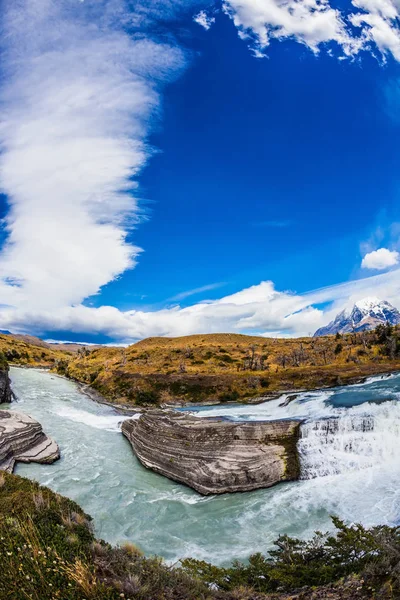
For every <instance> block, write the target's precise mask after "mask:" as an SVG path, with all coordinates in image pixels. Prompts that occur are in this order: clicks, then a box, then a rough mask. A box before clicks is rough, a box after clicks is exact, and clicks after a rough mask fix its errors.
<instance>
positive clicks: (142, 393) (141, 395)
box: [134, 390, 160, 406]
mask: <svg viewBox="0 0 400 600" xmlns="http://www.w3.org/2000/svg"><path fill="white" fill-rule="evenodd" d="M134 399H135V404H138V405H139V406H142V405H144V404H159V403H160V394H159V393H158V392H156V391H154V390H138V391H137V392H135V394H134Z"/></svg>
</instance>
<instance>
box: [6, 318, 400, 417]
mask: <svg viewBox="0 0 400 600" xmlns="http://www.w3.org/2000/svg"><path fill="white" fill-rule="evenodd" d="M66 347H67V349H65V346H58V345H57V344H48V343H47V342H43V340H39V339H38V338H33V337H30V336H12V335H8V334H3V335H0V356H3V359H6V360H7V361H8V362H9V363H10V364H14V365H21V366H28V367H44V368H49V369H52V370H54V371H55V372H57V373H58V374H60V375H64V376H66V377H69V378H71V379H73V380H75V381H77V382H79V383H82V384H85V385H87V386H89V389H90V388H91V389H93V390H95V391H97V392H99V393H100V394H102V395H103V396H104V397H105V398H107V399H108V400H110V401H112V402H114V403H118V404H122V405H126V406H132V405H142V406H143V405H145V406H146V405H155V404H166V403H167V404H168V403H187V402H193V403H201V402H236V401H241V402H243V401H245V402H251V401H253V400H254V399H257V398H260V397H271V396H274V395H276V394H278V393H280V392H285V391H289V390H302V389H316V388H321V387H332V386H335V385H342V384H346V383H351V382H354V381H357V380H360V379H361V378H363V377H367V376H369V375H374V374H377V373H385V372H390V371H395V370H400V330H399V328H393V327H391V326H390V325H387V326H380V327H378V328H377V329H376V330H375V331H364V332H359V333H352V334H346V335H344V336H341V335H340V334H338V335H337V336H336V337H335V336H326V337H318V338H315V337H313V338H296V339H282V338H264V337H257V336H246V335H240V334H231V333H221V334H203V335H191V336H185V337H178V338H156V337H154V338H149V339H145V340H142V341H140V342H137V343H136V344H133V345H131V346H128V347H127V348H117V347H92V346H90V347H84V346H78V347H77V348H74V349H72V348H70V347H69V345H66Z"/></svg>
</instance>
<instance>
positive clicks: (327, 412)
mask: <svg viewBox="0 0 400 600" xmlns="http://www.w3.org/2000/svg"><path fill="white" fill-rule="evenodd" d="M11 377H12V382H13V388H14V391H15V392H16V394H17V396H18V398H19V402H18V403H17V404H15V405H12V406H11V408H12V409H16V410H21V411H24V412H27V413H28V414H31V415H32V416H33V417H34V418H36V419H37V420H39V421H40V422H41V423H42V425H43V427H44V429H45V431H46V432H47V433H48V434H49V435H51V436H53V437H54V438H55V439H56V440H57V441H58V443H59V445H60V447H61V453H62V459H61V460H60V461H59V462H57V463H55V464H54V465H33V464H32V465H20V466H18V468H17V473H19V474H21V475H24V476H27V477H31V478H33V479H36V480H38V481H39V482H40V483H42V484H45V485H48V486H49V487H51V488H52V489H54V490H55V491H57V492H59V493H61V494H65V495H67V496H69V497H71V498H73V499H74V500H76V501H77V502H79V503H80V504H81V506H82V507H83V508H84V509H85V510H86V511H87V512H89V513H90V514H91V515H92V516H93V517H94V523H95V528H96V533H97V534H98V535H99V536H100V537H103V538H105V539H106V540H108V541H110V542H113V543H120V542H123V541H125V540H131V541H134V542H135V543H137V544H139V546H141V547H142V548H143V550H145V552H147V553H153V554H159V555H161V556H164V557H165V558H166V559H168V560H172V561H174V560H177V559H179V558H181V557H184V556H194V557H197V558H200V559H206V560H208V561H212V562H215V563H228V562H230V561H231V560H232V559H234V558H239V559H246V558H247V557H248V556H249V555H250V554H251V553H253V552H256V551H263V552H265V551H267V550H268V549H269V548H270V547H271V545H272V542H273V540H274V539H276V538H277V537H278V535H279V534H282V533H288V534H289V535H296V536H301V537H307V536H310V535H311V534H312V532H313V531H314V530H316V529H318V530H326V529H328V528H331V520H330V515H338V516H340V517H341V518H343V519H345V520H347V521H350V522H362V523H364V524H366V525H373V524H378V523H386V524H390V525H394V524H398V523H400V461H399V460H398V457H397V453H398V448H399V447H400V376H399V375H395V376H391V377H377V378H373V379H371V380H369V381H368V382H366V383H364V384H359V385H356V386H347V387H344V388H338V389H335V390H327V391H322V392H308V393H302V394H299V395H298V396H297V397H296V398H293V396H282V397H281V398H279V399H277V400H273V401H270V402H267V403H264V404H260V405H256V406H247V405H246V406H239V405H230V406H229V405H225V406H217V407H205V408H201V409H199V410H198V411H197V412H196V413H195V414H197V415H198V416H199V417H203V416H225V417H227V418H229V419H233V420H243V419H244V420H265V419H278V418H298V419H300V420H302V421H303V423H302V425H301V437H300V440H299V444H298V448H299V453H300V460H301V477H302V479H301V481H298V482H295V483H288V484H282V485H279V486H276V487H274V488H270V489H266V490H257V491H255V492H249V493H241V494H232V495H223V496H215V497H206V498H204V497H201V496H199V495H198V494H197V493H196V492H194V491H192V490H191V489H189V488H186V487H184V486H182V485H179V484H177V483H174V482H172V481H169V480H168V479H166V478H164V477H161V476H159V475H157V474H155V473H153V472H151V471H148V470H146V469H144V468H143V467H142V466H141V465H140V464H139V462H138V461H137V459H136V458H135V456H134V455H133V453H132V451H131V448H130V446H129V444H128V442H127V441H126V440H125V439H124V438H123V436H122V435H121V433H120V423H121V421H122V420H123V418H124V417H121V416H120V415H118V414H116V413H115V411H113V409H112V408H110V407H108V406H102V405H99V404H96V403H94V402H93V401H91V400H90V399H89V398H87V397H86V396H85V395H83V394H82V393H81V392H80V391H79V390H78V389H77V388H76V386H75V385H74V384H73V383H71V382H69V381H66V380H64V379H61V378H58V377H55V376H54V375H51V374H50V373H45V372H41V371H38V370H22V369H15V368H14V369H12V370H11ZM289 400H290V401H289ZM288 401H289V402H288Z"/></svg>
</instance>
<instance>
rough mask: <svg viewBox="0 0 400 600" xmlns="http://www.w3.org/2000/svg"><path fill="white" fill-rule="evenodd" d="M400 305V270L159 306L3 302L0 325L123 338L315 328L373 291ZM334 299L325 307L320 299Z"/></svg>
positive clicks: (291, 332) (267, 285)
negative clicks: (16, 305) (44, 306)
mask: <svg viewBox="0 0 400 600" xmlns="http://www.w3.org/2000/svg"><path fill="white" fill-rule="evenodd" d="M372 294H373V295H375V296H378V297H380V298H382V299H385V300H388V301H389V302H392V303H393V304H394V305H395V306H397V307H400V270H396V271H391V272H389V273H384V274H381V275H375V276H373V277H368V278H365V279H360V280H355V281H350V282H348V283H343V284H341V285H335V286H331V287H327V288H323V289H319V290H313V291H310V292H308V293H306V294H295V293H291V292H281V291H278V290H276V289H275V287H274V285H273V283H272V282H270V281H264V282H261V283H260V284H259V285H255V286H252V287H250V288H247V289H244V290H241V291H239V292H237V293H236V294H231V295H229V296H225V297H223V298H220V299H219V300H213V301H208V302H202V303H197V304H193V305H192V306H188V307H185V308H181V307H179V306H174V307H172V308H164V309H162V310H156V311H143V310H131V311H125V312H123V311H120V310H118V309H117V308H115V307H112V306H102V307H100V308H90V307H87V306H83V305H79V306H67V307H62V308H59V309H57V310H54V311H46V310H32V309H30V308H27V307H25V308H24V309H12V308H9V309H7V308H2V309H1V308H0V325H1V328H2V329H10V330H11V331H16V332H18V331H21V332H23V331H27V330H28V331H29V332H31V333H36V334H40V333H42V332H43V331H71V332H75V333H79V334H82V337H83V336H84V334H87V333H90V334H101V335H107V336H109V337H111V338H113V339H115V340H116V341H119V342H128V341H133V340H136V339H141V338H144V337H148V336H179V335H190V334H193V333H217V332H237V333H240V332H242V333H243V332H251V333H257V334H261V335H265V336H270V335H276V334H277V332H279V335H283V336H286V337H287V336H300V335H308V334H309V333H313V332H314V331H315V330H316V329H317V328H318V327H320V326H322V325H325V324H326V323H328V322H329V321H330V320H331V319H332V317H333V316H334V315H336V314H337V312H339V311H340V310H342V309H343V308H346V307H348V306H352V305H353V304H354V302H356V301H357V300H360V299H362V298H364V297H366V296H369V295H372ZM323 303H330V305H329V308H328V309H326V310H321V309H319V308H318V305H320V304H323Z"/></svg>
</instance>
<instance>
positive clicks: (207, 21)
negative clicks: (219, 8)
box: [193, 10, 215, 31]
mask: <svg viewBox="0 0 400 600" xmlns="http://www.w3.org/2000/svg"><path fill="white" fill-rule="evenodd" d="M193 21H195V23H197V24H198V25H201V27H204V29H205V30H206V31H208V30H209V29H210V27H211V25H212V24H213V23H215V17H213V16H212V15H209V14H207V12H206V11H205V10H201V11H200V12H199V13H198V14H197V15H195V16H194V17H193Z"/></svg>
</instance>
